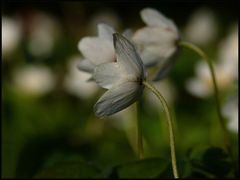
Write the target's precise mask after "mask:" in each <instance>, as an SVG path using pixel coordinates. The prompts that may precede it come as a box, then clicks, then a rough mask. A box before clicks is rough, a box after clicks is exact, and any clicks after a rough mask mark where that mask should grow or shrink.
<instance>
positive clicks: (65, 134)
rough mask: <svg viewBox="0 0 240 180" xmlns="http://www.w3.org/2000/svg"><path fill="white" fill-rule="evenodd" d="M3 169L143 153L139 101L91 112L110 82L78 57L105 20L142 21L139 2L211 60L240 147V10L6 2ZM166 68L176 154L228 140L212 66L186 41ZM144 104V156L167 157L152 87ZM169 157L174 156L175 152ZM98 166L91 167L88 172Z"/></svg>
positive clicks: (15, 171) (130, 24) (119, 23)
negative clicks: (99, 79)
mask: <svg viewBox="0 0 240 180" xmlns="http://www.w3.org/2000/svg"><path fill="white" fill-rule="evenodd" d="M2 5H3V6H2V105H3V107H2V115H1V116H2V141H1V142H2V177H5V178H6V177H8V178H10V177H33V176H35V175H36V174H38V173H39V172H40V171H42V170H43V169H45V168H47V167H50V166H51V165H53V164H54V163H56V162H58V161H63V160H64V161H68V160H69V161H70V160H75V161H77V160H79V161H81V162H88V163H90V164H94V166H96V167H97V168H98V169H100V170H103V169H107V168H109V167H112V166H114V165H118V164H122V163H127V162H129V161H134V160H136V159H137V155H136V151H137V149H136V143H137V142H136V120H135V118H134V106H131V107H129V108H127V109H126V110H124V111H122V112H120V113H117V114H116V115H113V116H111V117H109V118H107V119H103V120H102V119H98V118H96V117H95V116H94V114H93V105H94V104H95V102H96V101H97V100H98V98H99V97H100V96H101V94H102V93H103V92H104V91H103V89H101V88H100V87H98V86H97V85H96V84H95V83H94V82H87V79H88V78H89V75H88V74H86V73H83V72H80V71H78V70H77V68H76V63H77V62H78V61H79V60H81V59H83V58H82V55H81V52H80V51H79V50H78V47H77V45H78V42H79V40H80V39H81V38H82V37H84V36H96V35H97V24H98V23H100V22H104V23H106V24H109V25H111V26H113V27H114V28H115V29H116V30H117V31H119V32H122V31H123V30H124V29H126V28H131V29H133V31H135V30H137V29H139V28H141V27H143V26H144V23H143V22H142V20H141V18H140V15H139V12H140V10H141V9H143V8H145V7H152V8H156V9H157V10H159V11H161V12H162V13H163V14H164V15H166V16H167V17H169V18H170V19H172V20H173V21H174V22H175V23H176V25H177V26H178V28H179V30H180V32H181V36H182V39H183V40H186V41H189V42H192V43H194V44H196V45H197V46H199V47H201V48H202V49H203V50H204V51H205V52H206V53H207V54H208V55H209V56H210V57H211V58H212V59H213V61H214V65H215V70H216V75H217V81H218V85H219V89H220V98H221V104H222V111H223V113H224V116H225V118H226V124H227V127H228V130H229V132H230V139H231V143H232V149H233V154H234V159H235V160H236V161H237V159H238V158H237V157H238V144H237V143H238V16H237V6H236V5H235V4H234V3H232V2H231V1H229V2H228V1H227V2H218V3H217V2H215V3H171V2H168V3H167V2H163V3H157V2H155V3H144V2H140V3H136V2H132V3H120V2H116V3H113V2H112V3H111V2H107V1H106V2H104V1H103V2H99V3H98V2H94V3H89V2H87V1H83V2H61V3H57V2H51V3H50V2H48V3H47V2H41V3H40V2H32V3H20V2H16V1H15V2H8V3H7V2H5V3H3V4H2ZM177 59H178V60H177V61H176V63H175V65H174V67H173V69H172V70H171V72H170V74H169V76H168V77H167V78H166V79H164V80H163V81H161V82H157V83H155V85H156V86H157V87H158V89H159V90H160V91H161V92H162V93H163V95H164V96H165V98H166V99H167V101H168V103H169V104H170V107H171V109H172V113H173V114H174V118H175V127H174V128H175V131H176V147H177V157H178V158H179V159H184V158H187V157H188V155H189V153H191V152H192V151H194V149H197V148H204V147H208V146H213V147H222V141H223V140H222V136H221V131H220V126H219V124H218V119H217V114H216V108H215V107H216V106H215V101H214V96H213V92H212V82H211V77H210V75H209V71H208V67H207V66H206V64H205V62H204V61H203V60H201V59H200V58H199V56H197V55H196V54H195V53H193V52H191V51H189V50H186V49H181V51H180V53H179V56H178V57H177ZM141 102H142V103H141V104H142V111H141V114H140V117H141V125H142V131H143V136H144V148H145V157H146V158H150V157H169V158H170V149H169V142H168V131H167V126H166V121H165V115H164V113H163V111H162V110H161V105H160V104H159V102H157V101H156V99H155V97H153V96H152V95H151V94H150V93H149V92H148V91H147V90H145V91H144V95H143V96H142V98H141ZM169 158H168V159H169ZM90 174H91V173H90Z"/></svg>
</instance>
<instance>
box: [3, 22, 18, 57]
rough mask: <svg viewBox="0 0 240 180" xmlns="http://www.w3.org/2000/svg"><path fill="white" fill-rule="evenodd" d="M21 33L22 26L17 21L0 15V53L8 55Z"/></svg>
mask: <svg viewBox="0 0 240 180" xmlns="http://www.w3.org/2000/svg"><path fill="white" fill-rule="evenodd" d="M21 35H22V28H21V25H20V23H19V22H18V21H16V20H15V19H12V18H9V17H2V53H3V56H5V55H9V54H10V53H11V52H12V51H13V50H14V49H15V48H16V47H17V45H18V43H19V41H20V38H21Z"/></svg>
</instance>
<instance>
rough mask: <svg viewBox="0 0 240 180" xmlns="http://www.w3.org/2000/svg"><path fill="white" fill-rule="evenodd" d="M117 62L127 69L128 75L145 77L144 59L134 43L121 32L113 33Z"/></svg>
mask: <svg viewBox="0 0 240 180" xmlns="http://www.w3.org/2000/svg"><path fill="white" fill-rule="evenodd" d="M113 41H114V48H115V51H116V56H117V62H118V63H119V64H121V66H122V67H123V68H124V69H125V71H126V72H127V74H128V75H133V76H135V77H136V78H142V79H143V78H144V77H145V70H144V65H143V63H142V60H141V58H140V56H139V55H138V53H137V52H136V49H135V47H134V46H133V44H132V43H131V42H130V41H129V40H127V39H126V38H125V37H123V36H122V35H120V34H117V33H115V34H114V35H113Z"/></svg>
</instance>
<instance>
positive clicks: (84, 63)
mask: <svg viewBox="0 0 240 180" xmlns="http://www.w3.org/2000/svg"><path fill="white" fill-rule="evenodd" d="M77 68H78V69H79V70H81V71H84V72H88V73H92V72H93V70H94V68H95V65H94V64H93V63H91V62H90V61H89V60H86V59H84V60H81V61H79V62H78V64H77Z"/></svg>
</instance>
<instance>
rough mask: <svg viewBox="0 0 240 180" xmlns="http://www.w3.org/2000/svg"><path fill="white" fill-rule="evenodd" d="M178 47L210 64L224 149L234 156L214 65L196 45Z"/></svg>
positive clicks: (184, 43) (184, 44)
mask: <svg viewBox="0 0 240 180" xmlns="http://www.w3.org/2000/svg"><path fill="white" fill-rule="evenodd" d="M178 45H180V46H182V47H186V48H188V49H190V50H192V51H194V52H196V53H197V54H198V55H199V56H201V57H202V58H203V59H204V60H206V62H207V64H208V67H209V69H210V72H211V76H212V81H213V87H214V92H215V96H214V97H215V101H216V108H217V114H218V119H219V123H220V126H221V129H222V134H223V140H224V148H225V150H226V151H227V152H228V154H229V155H230V156H232V153H231V152H232V151H231V145H230V139H229V134H228V131H227V128H226V124H225V121H224V118H223V115H222V112H221V105H220V100H219V92H218V86H217V81H216V76H215V73H214V68H213V65H212V63H211V61H210V59H209V57H208V56H207V55H206V54H205V53H204V52H203V51H202V50H201V49H200V48H198V47H197V46H195V45H193V44H191V43H189V42H185V41H180V42H179V44H178Z"/></svg>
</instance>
